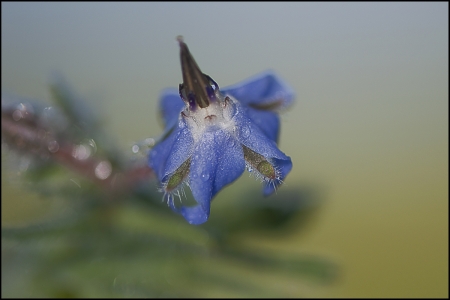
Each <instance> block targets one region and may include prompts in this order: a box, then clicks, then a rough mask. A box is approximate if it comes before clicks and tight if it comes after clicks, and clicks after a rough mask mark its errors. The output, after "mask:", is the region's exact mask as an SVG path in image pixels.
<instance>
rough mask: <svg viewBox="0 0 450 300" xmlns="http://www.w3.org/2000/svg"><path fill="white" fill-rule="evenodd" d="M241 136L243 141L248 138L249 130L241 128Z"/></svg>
mask: <svg viewBox="0 0 450 300" xmlns="http://www.w3.org/2000/svg"><path fill="white" fill-rule="evenodd" d="M241 135H242V137H243V138H244V139H245V138H248V137H249V136H250V128H248V126H244V127H242V128H241Z"/></svg>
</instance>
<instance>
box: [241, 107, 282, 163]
mask: <svg viewBox="0 0 450 300" xmlns="http://www.w3.org/2000/svg"><path fill="white" fill-rule="evenodd" d="M234 121H235V124H236V128H237V129H236V137H237V139H238V140H239V142H240V143H242V144H244V145H245V146H247V147H248V148H250V149H252V150H253V151H255V152H256V153H259V154H261V155H262V156H264V157H266V158H276V159H281V160H288V159H289V157H288V156H286V155H285V154H284V153H283V152H281V151H280V150H279V149H278V147H277V144H276V143H275V142H274V141H273V140H271V139H269V138H268V137H267V136H266V135H265V134H264V133H263V132H262V131H261V129H260V128H259V127H258V126H256V125H255V124H254V123H253V122H252V120H251V119H250V118H249V117H248V114H247V110H246V109H245V108H243V107H242V106H238V112H237V113H236V115H235V116H234Z"/></svg>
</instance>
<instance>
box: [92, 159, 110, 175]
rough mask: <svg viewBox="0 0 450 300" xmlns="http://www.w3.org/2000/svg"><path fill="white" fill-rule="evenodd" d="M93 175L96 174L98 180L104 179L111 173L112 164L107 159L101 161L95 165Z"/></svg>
mask: <svg viewBox="0 0 450 300" xmlns="http://www.w3.org/2000/svg"><path fill="white" fill-rule="evenodd" d="M94 172H95V176H97V178H98V179H100V180H105V179H106V178H108V177H109V175H111V172H112V166H111V163H110V162H109V161H107V160H104V161H101V162H100V163H99V164H98V165H97V166H96V167H95V171H94Z"/></svg>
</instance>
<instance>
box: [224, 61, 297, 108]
mask: <svg viewBox="0 0 450 300" xmlns="http://www.w3.org/2000/svg"><path fill="white" fill-rule="evenodd" d="M221 91H222V92H223V93H224V94H229V95H231V96H233V97H234V98H236V99H237V100H239V101H240V102H241V103H243V104H245V105H251V104H270V103H273V102H275V101H282V103H281V106H282V107H287V106H289V105H290V104H291V103H292V102H293V100H294V91H293V90H292V88H290V87H289V86H288V84H287V83H286V82H285V81H284V80H282V79H281V78H280V77H279V76H278V75H277V74H275V73H274V72H273V71H271V70H269V71H266V72H262V73H260V74H257V75H255V76H253V77H250V78H248V79H246V80H244V81H242V82H240V83H237V84H235V85H232V86H229V87H226V88H223V89H221Z"/></svg>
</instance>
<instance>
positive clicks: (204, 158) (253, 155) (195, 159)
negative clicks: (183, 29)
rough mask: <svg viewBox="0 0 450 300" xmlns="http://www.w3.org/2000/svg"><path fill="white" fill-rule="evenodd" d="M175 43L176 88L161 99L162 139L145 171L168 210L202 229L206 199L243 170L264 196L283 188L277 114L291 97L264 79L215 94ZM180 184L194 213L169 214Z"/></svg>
mask: <svg viewBox="0 0 450 300" xmlns="http://www.w3.org/2000/svg"><path fill="white" fill-rule="evenodd" d="M178 41H179V44H180V58H181V67H182V73H183V83H182V84H180V86H179V90H178V91H177V90H176V89H167V90H165V91H163V93H162V95H161V102H160V106H161V113H162V116H163V121H164V124H165V132H164V134H163V135H162V138H161V139H160V141H159V143H157V145H156V146H155V147H154V148H153V149H152V150H151V151H150V153H149V165H150V167H151V168H152V169H153V170H154V171H155V173H156V175H157V177H158V179H159V181H160V183H161V186H162V190H163V191H164V193H165V198H166V199H167V202H168V204H169V206H170V207H171V208H172V209H173V210H174V211H176V212H178V213H180V214H181V215H183V217H184V218H185V219H186V220H187V221H188V222H189V223H191V224H201V223H204V222H206V221H207V220H208V217H209V213H210V204H211V200H212V198H213V197H214V196H215V195H216V194H217V193H218V192H219V191H220V190H221V189H222V188H223V187H225V186H226V185H227V184H230V183H231V182H233V181H234V180H236V179H237V178H238V177H239V176H240V175H241V174H242V173H243V172H244V169H245V168H247V170H248V171H249V172H253V173H254V174H255V175H256V177H257V178H260V179H261V180H263V181H264V194H265V195H269V194H271V193H272V192H274V190H275V189H276V188H277V187H278V186H279V185H280V184H281V183H282V182H283V180H284V179H285V177H286V175H287V174H288V173H289V172H290V170H291V169H292V162H291V159H290V157H289V156H286V155H285V154H284V153H283V152H281V151H280V150H279V149H278V147H277V139H278V134H279V128H280V120H279V116H278V112H279V111H280V110H282V109H283V108H285V107H287V106H289V105H290V104H291V103H292V101H293V98H294V94H293V91H292V90H291V89H290V88H289V87H288V86H287V85H286V84H285V83H284V82H283V81H282V80H281V79H280V78H279V77H278V76H277V75H275V74H274V73H273V72H270V71H268V72H265V73H262V74H260V75H257V76H255V77H253V78H250V79H248V80H246V81H244V82H242V83H239V84H237V85H234V86H231V87H228V88H225V89H222V90H220V89H219V86H218V85H217V83H216V82H215V81H214V80H213V79H212V78H211V77H209V76H208V75H206V74H203V73H202V72H201V71H200V68H199V67H198V65H197V63H196V62H195V60H194V58H193V57H192V55H191V53H190V52H189V49H188V47H187V45H186V44H185V43H184V42H183V41H182V39H181V38H179V39H178ZM184 184H187V185H188V186H189V187H190V189H191V191H192V194H193V196H194V198H195V201H196V202H197V205H195V206H190V207H189V206H184V205H182V206H181V207H176V206H175V204H174V195H178V196H180V189H181V188H182V187H183V185H184Z"/></svg>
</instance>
